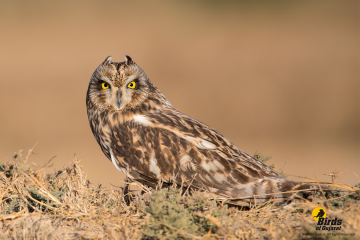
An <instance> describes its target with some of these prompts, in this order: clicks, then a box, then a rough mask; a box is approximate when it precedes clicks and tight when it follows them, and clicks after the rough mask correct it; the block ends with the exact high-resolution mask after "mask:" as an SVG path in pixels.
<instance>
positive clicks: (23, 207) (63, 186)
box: [0, 151, 360, 239]
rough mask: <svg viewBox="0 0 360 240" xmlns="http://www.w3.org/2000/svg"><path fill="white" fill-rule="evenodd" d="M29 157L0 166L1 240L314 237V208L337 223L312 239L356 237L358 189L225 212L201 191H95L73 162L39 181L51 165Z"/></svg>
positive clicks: (359, 219)
mask: <svg viewBox="0 0 360 240" xmlns="http://www.w3.org/2000/svg"><path fill="white" fill-rule="evenodd" d="M30 154H31V151H29V152H28V153H27V154H26V155H25V154H23V152H22V151H19V152H18V153H16V154H15V155H14V157H13V159H12V160H10V161H8V162H6V163H4V164H0V195H1V197H0V208H1V209H0V213H1V215H0V220H1V221H0V234H1V237H2V238H3V239H8V238H11V239H78V238H79V239H141V238H143V239H178V238H181V239H201V238H203V239H314V238H315V235H314V234H316V233H319V231H315V225H316V221H314V220H313V219H312V217H311V211H312V210H313V209H314V208H315V207H318V206H322V207H324V208H325V209H326V210H327V217H328V218H335V217H337V218H338V219H342V220H343V224H342V229H341V231H337V232H336V231H331V232H322V233H325V234H324V235H317V236H316V238H317V239H334V238H342V239H355V238H359V236H360V230H359V226H360V204H359V198H360V191H359V188H358V187H359V185H357V187H354V186H350V185H348V184H346V183H341V184H340V183H337V184H335V183H328V185H329V186H330V188H334V187H335V186H336V187H337V191H333V192H332V193H330V194H327V196H326V197H324V196H323V195H322V193H321V192H316V193H314V194H313V196H312V197H310V199H309V200H304V201H299V200H296V201H292V202H291V203H279V202H277V201H275V200H274V201H270V202H268V203H266V204H264V205H261V206H256V207H252V208H250V209H239V208H235V207H230V208H228V206H226V204H223V202H219V201H217V200H214V199H211V198H209V197H208V195H207V194H206V193H204V192H195V193H193V194H191V195H182V194H181V192H180V190H178V189H176V188H173V187H170V188H165V189H158V190H156V191H154V190H150V189H145V188H143V193H142V194H140V193H138V194H134V193H131V192H129V191H128V187H122V188H120V187H116V189H117V190H114V189H112V190H106V189H103V188H102V187H101V185H93V184H91V183H90V182H89V181H88V180H87V177H86V175H85V174H84V173H83V172H82V166H81V165H80V161H79V160H78V159H77V158H76V157H75V158H74V160H73V162H72V163H71V164H70V166H68V167H65V168H64V169H63V170H62V171H58V172H56V173H54V174H50V175H47V174H46V173H45V169H46V167H48V165H49V164H50V162H51V161H49V162H48V163H46V164H44V165H42V166H36V165H31V167H30V166H29V165H30V164H28V163H27V162H28V159H29V156H30ZM127 184H130V185H131V184H136V183H124V186H126V185H127ZM328 233H329V234H328ZM333 233H341V234H347V235H338V236H335V235H333Z"/></svg>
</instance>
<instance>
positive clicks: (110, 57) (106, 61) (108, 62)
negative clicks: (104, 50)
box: [103, 56, 112, 64]
mask: <svg viewBox="0 0 360 240" xmlns="http://www.w3.org/2000/svg"><path fill="white" fill-rule="evenodd" d="M111 59H112V56H108V57H107V58H106V59H105V60H104V62H103V64H112V61H111Z"/></svg>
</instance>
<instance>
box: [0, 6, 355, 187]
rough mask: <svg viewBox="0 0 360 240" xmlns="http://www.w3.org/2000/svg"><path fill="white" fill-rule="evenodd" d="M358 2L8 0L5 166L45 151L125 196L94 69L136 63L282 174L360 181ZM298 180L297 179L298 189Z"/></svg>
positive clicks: (4, 14) (4, 11) (0, 96)
mask: <svg viewBox="0 0 360 240" xmlns="http://www.w3.org/2000/svg"><path fill="white" fill-rule="evenodd" d="M359 9H360V8H359V1H316V2H313V1H286V2H285V1H270V2H257V3H256V4H255V3H251V2H250V1H249V2H223V1H221V2H220V1H219V2H215V1H192V2H190V1H181V2H180V1H162V2H161V1H151V2H150V1H149V2H147V1H146V2H145V1H144V2H141V1H111V2H110V1H101V2H100V1H0V31H1V32H0V83H1V87H0V108H1V115H0V116H1V120H0V121H1V124H0V162H6V161H7V160H9V159H11V158H12V156H13V154H14V152H16V151H18V150H19V149H24V151H26V150H27V149H29V148H31V147H32V146H33V145H34V144H35V143H37V142H39V143H38V145H37V146H36V148H35V150H34V152H35V154H34V155H32V156H31V157H30V160H29V161H30V162H34V163H36V164H43V163H45V162H46V161H47V160H49V159H50V158H52V157H53V156H56V158H55V159H54V160H53V162H54V165H53V166H52V167H51V168H49V169H48V170H47V171H48V172H49V173H52V172H53V171H54V169H56V170H59V169H61V168H62V167H63V166H64V165H68V164H69V162H71V160H72V159H73V156H74V154H76V156H77V157H78V158H81V159H82V164H83V165H84V171H85V172H86V173H87V175H88V179H89V180H90V181H91V182H92V183H94V184H97V183H101V184H103V186H106V187H110V183H111V184H114V185H123V184H122V183H121V181H122V180H123V179H124V175H123V174H122V173H120V172H118V171H117V170H116V169H115V167H114V166H113V165H112V163H111V162H110V161H109V160H107V158H106V157H105V156H104V155H103V153H102V152H101V150H100V147H99V146H98V144H97V142H96V141H95V138H94V137H93V135H92V133H91V130H90V127H89V123H88V119H87V114H86V105H85V96H86V91H87V87H88V82H89V79H90V77H91V75H92V73H93V72H94V70H95V69H96V67H97V66H98V65H99V64H100V63H101V62H102V61H103V60H104V59H105V58H106V57H107V56H109V55H112V56H113V61H123V56H124V55H125V54H127V55H129V56H131V57H132V58H133V60H134V61H135V62H137V63H138V64H139V66H140V67H141V68H142V69H144V71H145V72H146V74H147V75H148V77H149V78H150V79H151V81H152V82H153V83H154V84H155V85H156V86H157V87H158V88H159V89H160V90H161V91H162V92H163V93H164V94H165V96H166V97H167V98H168V99H169V100H170V101H171V103H172V104H173V105H174V106H175V107H177V108H178V109H179V110H180V111H182V112H184V113H186V114H188V115H190V116H192V117H194V118H196V119H198V120H200V121H202V122H204V123H206V124H208V125H210V126H211V127H213V128H215V129H217V130H218V131H220V132H221V133H222V134H223V135H225V136H226V137H227V138H228V139H230V141H232V142H233V143H234V144H235V145H236V146H238V147H239V148H240V149H242V150H244V151H246V152H248V153H250V154H254V153H255V151H256V150H257V151H259V152H261V153H263V154H265V155H271V156H272V157H273V158H272V159H271V160H269V161H268V162H267V163H268V164H275V165H276V168H277V170H281V169H283V171H284V173H287V174H291V175H298V176H304V177H310V178H314V177H316V178H318V179H321V180H331V179H330V177H328V176H326V175H324V174H327V173H331V172H333V171H340V172H342V173H344V175H343V174H340V177H341V178H342V179H343V180H345V181H347V182H349V183H351V184H355V183H357V182H359V179H358V178H357V177H356V175H355V174H357V176H359V177H360V127H359V123H360V122H359V115H360V113H359V111H360V106H359V105H360V99H359V96H360V86H359V85H360V74H359V67H360V60H359V57H360V47H359V46H360V45H359V43H360V37H359V36H360V34H359V29H360V26H359V25H360V19H359V16H360V13H359ZM289 179H297V178H295V177H289Z"/></svg>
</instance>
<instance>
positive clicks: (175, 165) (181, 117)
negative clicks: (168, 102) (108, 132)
mask: <svg viewBox="0 0 360 240" xmlns="http://www.w3.org/2000/svg"><path fill="white" fill-rule="evenodd" d="M125 125H126V127H124V126H123V127H119V128H115V129H114V128H112V129H113V131H115V133H113V134H115V135H117V137H118V140H117V141H113V142H117V143H116V144H114V146H112V147H111V149H112V152H111V156H112V161H113V163H114V164H115V166H116V165H118V166H119V165H121V166H123V167H122V169H125V168H126V171H127V173H128V174H129V175H130V177H132V178H134V179H136V180H138V181H140V182H142V183H145V184H147V185H150V186H154V185H155V184H156V183H157V182H158V181H159V180H162V181H163V182H165V183H172V182H175V183H177V184H179V185H180V184H182V185H185V186H188V185H190V184H191V185H192V186H195V187H198V188H203V187H205V188H207V189H208V190H209V191H210V192H214V193H217V194H225V195H228V196H233V197H237V196H240V195H243V194H242V193H241V192H244V189H246V188H250V187H249V186H250V185H251V184H254V183H255V182H256V181H257V180H259V179H264V178H281V177H280V176H279V175H278V174H277V173H275V172H274V171H273V170H272V169H271V168H269V167H268V166H266V165H265V164H263V163H262V162H261V161H259V160H258V159H256V158H254V157H253V156H251V155H249V154H247V153H245V152H244V151H242V150H240V149H239V148H237V147H236V146H234V145H233V144H232V143H231V142H230V141H229V140H228V139H226V138H225V137H224V136H223V135H222V134H220V133H219V132H218V131H216V130H214V129H212V128H210V127H209V126H207V125H206V124H204V123H202V122H200V121H198V120H196V119H194V118H191V117H189V116H187V115H185V114H183V113H181V112H180V111H178V110H176V109H174V108H165V109H163V110H162V111H161V112H153V113H146V114H136V115H134V116H133V118H132V120H130V121H129V122H127V123H125ZM249 192H250V189H248V191H245V192H244V194H248V193H249ZM251 193H253V191H252V190H251ZM250 195H251V194H250Z"/></svg>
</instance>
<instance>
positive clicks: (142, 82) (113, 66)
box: [87, 56, 154, 111]
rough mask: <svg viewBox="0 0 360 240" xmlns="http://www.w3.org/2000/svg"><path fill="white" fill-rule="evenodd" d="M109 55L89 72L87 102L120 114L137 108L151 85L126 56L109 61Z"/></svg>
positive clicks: (149, 90)
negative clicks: (90, 73) (92, 71)
mask: <svg viewBox="0 0 360 240" xmlns="http://www.w3.org/2000/svg"><path fill="white" fill-rule="evenodd" d="M111 59H112V58H111V56H109V57H107V58H106V59H105V61H104V62H103V63H101V64H100V65H99V66H98V68H97V69H96V70H95V72H94V73H93V75H92V77H91V79H90V83H89V88H88V92H87V99H88V101H90V103H92V105H93V106H95V107H96V108H98V109H99V110H113V111H124V110H130V109H134V108H136V107H139V106H140V105H141V104H142V103H143V102H144V101H145V100H146V99H147V98H148V95H149V93H150V92H152V91H153V88H154V86H153V85H152V84H151V82H150V80H149V79H148V77H147V76H146V74H145V73H144V71H143V70H142V69H141V68H140V67H139V66H138V65H137V64H136V63H135V62H134V61H133V60H132V59H131V58H130V57H129V56H125V57H124V59H125V61H124V62H112V61H111Z"/></svg>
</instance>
